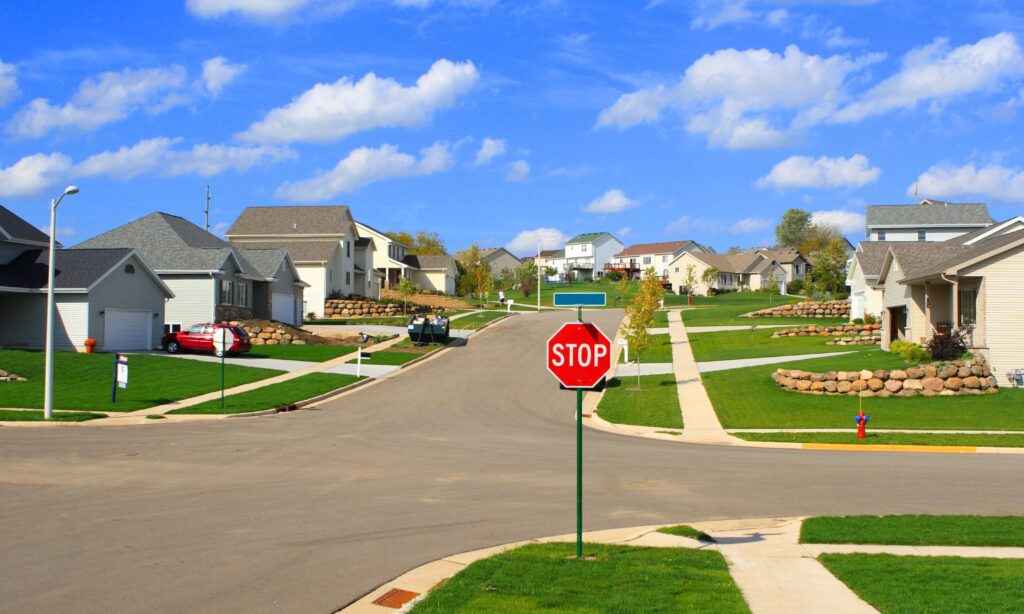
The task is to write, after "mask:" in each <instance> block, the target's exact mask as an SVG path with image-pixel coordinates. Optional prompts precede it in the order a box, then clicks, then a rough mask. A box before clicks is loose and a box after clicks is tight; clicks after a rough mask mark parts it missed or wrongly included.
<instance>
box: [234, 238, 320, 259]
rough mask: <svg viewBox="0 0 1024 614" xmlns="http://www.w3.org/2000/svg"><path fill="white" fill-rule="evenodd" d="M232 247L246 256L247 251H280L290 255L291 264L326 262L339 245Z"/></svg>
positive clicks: (273, 243) (304, 243) (254, 243)
mask: <svg viewBox="0 0 1024 614" xmlns="http://www.w3.org/2000/svg"><path fill="white" fill-rule="evenodd" d="M234 245H235V246H236V247H239V248H242V252H243V253H244V254H246V255H248V252H249V250H266V249H272V250H276V249H281V250H287V251H288V253H289V254H291V257H292V262H327V261H328V260H330V259H331V258H333V257H334V250H336V249H338V246H339V245H340V244H339V243H338V242H337V241H246V242H245V243H236V244H234Z"/></svg>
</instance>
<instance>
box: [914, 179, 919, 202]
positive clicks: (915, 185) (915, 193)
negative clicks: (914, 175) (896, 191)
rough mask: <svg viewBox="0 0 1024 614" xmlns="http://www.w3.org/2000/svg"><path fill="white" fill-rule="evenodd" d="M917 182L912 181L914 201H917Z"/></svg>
mask: <svg viewBox="0 0 1024 614" xmlns="http://www.w3.org/2000/svg"><path fill="white" fill-rule="evenodd" d="M918 181H919V180H918V179H915V180H914V200H917V182H918Z"/></svg>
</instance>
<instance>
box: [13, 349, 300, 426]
mask: <svg viewBox="0 0 1024 614" xmlns="http://www.w3.org/2000/svg"><path fill="white" fill-rule="evenodd" d="M43 360H44V355H43V352H39V351H31V350H7V349H0V368H2V369H4V370H6V371H11V372H13V373H17V374H18V375H22V376H25V377H27V378H28V380H29V381H27V382H10V383H5V384H4V388H3V397H2V398H0V406H4V407H12V408H14V407H19V408H20V407H24V408H30V409H40V408H42V406H43ZM128 367H129V375H128V388H126V389H119V390H118V391H117V402H116V403H111V402H110V391H111V382H112V380H113V378H114V355H113V354H83V353H77V352H56V353H55V354H54V402H53V405H54V408H55V409H71V410H96V411H115V412H119V411H134V410H136V409H143V408H146V407H153V406H154V405H162V404H164V403H170V402H172V401H178V400H181V399H187V398H189V397H194V396H197V395H200V394H204V393H207V392H212V391H214V390H220V365H219V364H217V363H209V362H200V361H198V360H189V359H187V358H172V357H169V356H153V355H148V354H134V355H131V356H129V358H128ZM280 374H281V371H272V370H270V369H255V368H252V367H238V366H234V365H227V366H226V367H225V368H224V379H225V382H226V386H227V387H228V388H231V387H232V386H238V385H241V384H246V383H249V382H255V381H257V380H261V379H266V378H268V377H272V376H275V375H280Z"/></svg>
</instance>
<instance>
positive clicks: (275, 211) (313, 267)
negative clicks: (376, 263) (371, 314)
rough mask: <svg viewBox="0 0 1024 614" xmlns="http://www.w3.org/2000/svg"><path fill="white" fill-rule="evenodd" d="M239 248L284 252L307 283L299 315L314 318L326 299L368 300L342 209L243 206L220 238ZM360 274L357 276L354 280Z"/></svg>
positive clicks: (369, 289)
mask: <svg viewBox="0 0 1024 614" xmlns="http://www.w3.org/2000/svg"><path fill="white" fill-rule="evenodd" d="M225 236H226V237H227V238H228V240H230V241H231V243H232V244H233V245H235V246H237V247H239V248H243V249H286V250H288V253H289V254H290V255H291V259H292V262H293V263H294V265H295V268H296V269H297V270H298V273H299V277H300V279H301V280H302V281H303V282H305V283H306V284H308V288H307V289H306V290H305V292H304V299H305V303H304V306H303V308H302V312H303V313H310V312H312V313H320V312H322V311H323V305H324V301H325V300H326V299H327V297H328V296H331V295H332V294H343V295H345V296H351V295H360V296H374V295H375V292H374V287H373V283H374V277H373V276H372V275H367V274H366V271H365V270H361V271H357V270H356V260H357V259H358V258H360V257H361V258H363V262H364V263H365V258H366V253H365V248H364V252H363V253H360V251H359V249H358V247H357V245H356V243H357V241H358V240H359V238H360V235H359V231H358V230H357V229H356V224H355V222H354V221H353V220H352V213H351V211H349V208H348V207H346V206H343V205H327V206H296V207H246V208H245V209H244V210H242V213H241V214H240V215H239V216H238V219H236V220H235V222H234V224H232V225H231V228H229V229H228V231H227V232H226V233H225ZM357 273H362V275H357Z"/></svg>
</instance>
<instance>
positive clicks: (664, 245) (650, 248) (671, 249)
mask: <svg viewBox="0 0 1024 614" xmlns="http://www.w3.org/2000/svg"><path fill="white" fill-rule="evenodd" d="M691 243H694V241H691V240H689V239H687V240H685V241H663V242H661V243H637V244H636V245H630V246H629V247H627V248H626V249H624V250H622V251H621V252H619V253H617V254H615V255H614V256H613V258H626V257H628V256H640V255H642V254H674V253H675V252H677V251H679V250H681V249H683V248H684V247H687V246H689V245H690V244H691Z"/></svg>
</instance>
